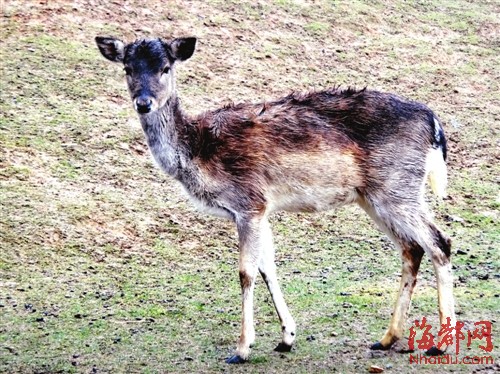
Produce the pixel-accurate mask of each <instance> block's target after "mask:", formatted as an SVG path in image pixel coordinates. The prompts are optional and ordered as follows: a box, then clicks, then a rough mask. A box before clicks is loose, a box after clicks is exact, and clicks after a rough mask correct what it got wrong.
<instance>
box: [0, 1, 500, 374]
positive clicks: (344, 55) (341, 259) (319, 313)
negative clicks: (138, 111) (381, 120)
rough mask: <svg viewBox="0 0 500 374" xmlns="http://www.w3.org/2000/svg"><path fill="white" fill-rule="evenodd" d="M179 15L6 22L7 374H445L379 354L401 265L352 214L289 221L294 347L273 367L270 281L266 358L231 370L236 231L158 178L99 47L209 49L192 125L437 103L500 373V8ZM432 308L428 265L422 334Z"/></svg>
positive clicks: (471, 268)
mask: <svg viewBox="0 0 500 374" xmlns="http://www.w3.org/2000/svg"><path fill="white" fill-rule="evenodd" d="M174 3H175V4H174ZM174 3H172V5H171V6H170V5H169V7H167V8H165V5H164V3H162V2H160V1H150V2H148V4H147V7H144V4H143V3H142V2H138V1H130V2H127V3H126V5H120V4H119V3H118V2H113V3H112V4H109V2H104V1H96V2H94V3H93V6H92V7H90V6H89V5H86V4H85V3H84V2H78V1H76V2H71V3H70V2H41V3H38V2H33V3H30V4H27V3H25V2H19V1H9V2H8V3H6V4H5V5H4V9H3V10H4V17H3V24H2V30H1V31H0V33H1V34H0V36H1V38H0V39H1V40H2V42H1V44H0V46H1V47H0V61H1V65H0V69H1V72H0V73H1V74H0V144H1V147H0V183H1V193H0V204H1V214H0V246H1V248H0V372H9V373H10V372H12V373H14V372H15V373H18V372H23V373H24V372H26V373H42V372H47V373H49V372H50V373H55V372H110V373H116V372H141V373H155V372H175V373H181V372H185V373H193V372H225V371H228V370H231V372H244V371H252V372H276V373H282V372H296V373H310V372H332V371H338V372H366V371H367V368H369V367H370V366H371V365H379V366H382V367H384V368H385V370H386V371H387V372H414V371H418V370H425V371H428V372H435V371H436V366H432V365H427V366H426V365H424V366H416V365H410V364H409V357H408V354H401V353H397V352H396V351H394V350H392V351H389V352H384V353H380V354H374V353H372V352H370V351H369V350H368V349H367V347H368V345H369V344H370V343H372V342H374V341H376V340H377V339H379V338H380V337H381V335H382V333H383V331H384V330H385V328H386V327H387V323H388V319H389V316H390V313H391V311H392V304H393V302H394V298H395V294H396V290H397V287H398V283H399V272H400V261H399V259H398V257H397V255H396V253H395V251H394V249H393V247H392V244H390V242H389V241H388V240H387V239H386V238H385V237H384V236H383V235H382V234H380V233H379V232H378V231H376V230H375V229H374V228H373V225H372V224H371V223H370V222H369V220H368V218H366V217H365V216H364V215H363V214H362V213H361V212H360V211H359V210H358V209H356V208H354V207H348V208H345V209H340V210H338V211H334V212H325V213H322V214H317V215H305V214H283V213H279V214H276V215H274V216H273V217H272V225H273V229H274V234H275V242H276V245H277V264H278V273H279V277H280V279H281V281H282V287H283V290H284V293H285V298H286V300H287V302H288V304H289V306H290V309H291V311H292V314H293V315H294V317H295V319H296V321H297V324H298V328H299V330H298V338H297V344H296V347H295V349H294V351H293V352H292V353H290V354H287V355H280V354H277V353H275V352H273V351H272V348H273V347H274V346H275V345H276V344H277V343H278V341H279V335H280V331H279V330H280V328H279V324H278V321H277V317H276V315H275V312H274V307H273V305H272V302H271V299H270V297H269V295H268V293H267V290H266V289H265V287H264V286H263V285H262V282H260V281H259V282H258V286H257V288H256V303H255V312H256V317H255V318H256V332H257V342H256V345H255V347H254V349H253V353H252V358H251V362H250V364H249V365H244V366H242V367H231V368H228V367H227V366H226V364H224V358H225V357H227V356H228V355H230V354H231V352H232V350H233V349H234V344H235V342H236V339H237V337H238V333H239V321H240V305H239V304H240V302H239V285H238V276H237V258H238V253H237V240H236V232H235V229H234V227H233V226H232V225H231V224H230V223H228V222H225V221H220V220H217V219H214V218H210V217H206V216H204V215H202V214H200V213H197V212H195V211H194V209H193V208H192V207H191V206H190V205H189V203H188V202H187V201H186V198H185V197H184V196H183V195H182V194H181V193H180V188H179V186H178V185H177V184H175V183H174V182H173V181H172V180H170V179H169V178H168V177H166V176H164V175H162V174H161V173H160V172H159V171H158V170H157V169H156V168H155V167H154V166H153V163H152V162H151V160H150V158H149V155H148V151H147V149H146V147H145V144H144V141H143V136H142V133H141V129H140V125H139V124H138V120H137V118H136V115H135V114H134V113H133V111H132V109H131V105H130V102H129V101H130V100H129V98H128V96H127V92H126V88H125V83H124V79H123V77H122V75H123V74H122V72H121V69H120V68H119V67H118V66H114V65H112V64H109V63H107V62H106V61H104V59H103V58H101V57H100V56H99V53H98V51H97V48H96V47H95V45H94V42H93V38H94V36H95V35H116V36H121V37H123V38H124V39H126V40H131V39H134V38H135V37H137V36H142V35H147V36H163V37H169V36H171V35H175V36H178V35H196V36H198V38H199V41H200V43H199V48H198V51H197V53H196V54H195V56H194V57H193V59H192V60H190V61H189V62H187V63H186V64H184V65H183V66H182V67H180V68H179V71H178V72H179V76H178V86H179V91H180V96H181V98H182V101H183V103H184V106H185V108H186V110H188V111H189V112H191V113H195V112H198V111H200V110H206V109H213V108H216V107H218V106H220V105H222V104H223V103H225V102H227V101H230V100H234V101H240V100H251V101H256V100H261V99H266V98H275V97H278V96H281V95H284V94H286V93H288V92H289V91H291V90H305V89H317V88H324V87H327V86H331V85H334V84H341V85H343V86H349V85H350V86H353V85H355V86H359V87H364V86H369V87H371V88H376V89H381V90H384V91H393V92H397V93H399V94H401V95H403V96H407V97H410V98H413V99H416V100H420V101H422V102H425V103H427V104H428V105H429V106H430V107H432V108H433V109H434V110H435V111H436V113H438V114H439V116H440V118H441V120H442V122H443V123H444V124H445V130H446V134H447V135H448V138H449V146H450V160H449V173H450V186H449V194H450V198H449V199H448V200H446V201H444V202H441V203H439V202H437V201H435V200H434V199H433V198H430V197H429V202H430V204H431V206H432V209H433V211H434V212H435V214H436V221H437V222H438V223H439V224H440V226H442V227H443V228H444V229H445V230H446V231H447V233H448V234H449V235H451V236H452V237H453V243H454V250H453V251H454V256H453V264H454V268H455V269H454V271H455V278H456V280H455V295H456V302H457V310H458V312H459V319H460V320H463V321H465V322H467V323H468V324H471V323H473V322H476V321H479V320H489V321H494V325H493V326H494V327H493V328H494V330H493V334H494V335H493V341H494V344H495V347H494V351H493V352H492V356H493V357H494V358H495V359H496V358H498V356H499V355H498V352H499V348H498V343H497V340H498V339H497V336H496V332H497V331H498V318H499V314H498V310H500V299H499V278H498V277H499V268H500V260H499V255H498V249H497V247H498V243H499V242H500V238H499V236H500V235H499V232H500V231H499V229H498V219H499V204H500V195H499V190H498V175H499V167H498V152H496V148H497V147H498V144H497V140H496V139H498V132H499V128H498V118H499V113H500V106H499V102H500V100H499V99H500V97H499V94H498V92H499V89H498V88H499V87H498V82H499V81H500V80H499V76H500V74H499V73H500V72H499V68H498V64H497V62H496V60H497V56H498V35H497V33H495V30H497V29H498V27H499V24H498V16H497V15H498V13H499V8H498V6H496V5H495V4H494V2H487V1H482V2H480V1H478V2H472V3H471V2H466V1H462V0H459V1H448V0H440V1H418V2H406V1H397V0H394V1H386V0H376V1H371V2H362V1H354V2H346V1H331V0H328V1H327V0H324V1H318V2H314V3H311V2H305V1H291V0H279V1H275V2H264V1H257V2H255V1H254V2H243V3H241V2H236V1H216V0H211V1H208V2H199V1H193V2H189V3H186V2H182V1H175V2H174ZM436 305H437V300H436V291H435V281H434V277H433V272H432V268H431V266H430V263H429V261H428V260H426V261H424V263H423V265H422V272H421V275H420V278H419V282H418V286H417V291H416V294H415V296H414V300H413V305H412V310H411V314H410V317H409V319H408V323H407V327H408V328H409V326H410V324H411V322H412V321H413V320H414V319H416V318H421V317H422V316H426V317H427V319H428V321H429V322H430V323H431V324H432V325H433V326H434V330H435V329H436V324H437V307H436ZM476 343H477V342H476ZM465 353H466V354H468V355H479V354H481V353H482V351H481V350H480V349H478V347H477V344H475V345H473V347H472V348H471V350H467V351H465ZM465 353H464V354H463V355H465ZM463 355H462V356H463ZM494 369H495V368H494V367H492V366H486V365H475V366H466V365H445V366H440V367H439V370H441V371H446V372H470V371H472V370H483V372H488V371H493V370H494Z"/></svg>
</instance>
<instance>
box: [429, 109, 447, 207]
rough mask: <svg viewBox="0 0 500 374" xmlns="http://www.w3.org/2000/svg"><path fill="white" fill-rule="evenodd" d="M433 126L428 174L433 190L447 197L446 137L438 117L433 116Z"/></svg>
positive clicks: (440, 195) (438, 194) (442, 196)
mask: <svg viewBox="0 0 500 374" xmlns="http://www.w3.org/2000/svg"><path fill="white" fill-rule="evenodd" d="M431 125H432V128H433V130H434V140H433V147H432V149H431V150H430V152H429V153H428V154H427V165H426V169H427V176H428V178H429V184H430V186H431V189H432V191H433V192H434V194H436V195H437V196H439V197H441V198H444V197H446V185H447V183H448V173H447V170H446V156H447V151H448V149H447V147H446V137H445V135H444V131H443V128H442V127H441V124H440V123H439V121H438V120H437V118H436V117H434V116H433V117H432V124H431Z"/></svg>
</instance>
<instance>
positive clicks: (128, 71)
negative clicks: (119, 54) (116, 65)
mask: <svg viewBox="0 0 500 374" xmlns="http://www.w3.org/2000/svg"><path fill="white" fill-rule="evenodd" d="M123 70H125V74H127V75H130V74H132V69H131V68H129V67H128V66H126V67H125V68H124V69H123Z"/></svg>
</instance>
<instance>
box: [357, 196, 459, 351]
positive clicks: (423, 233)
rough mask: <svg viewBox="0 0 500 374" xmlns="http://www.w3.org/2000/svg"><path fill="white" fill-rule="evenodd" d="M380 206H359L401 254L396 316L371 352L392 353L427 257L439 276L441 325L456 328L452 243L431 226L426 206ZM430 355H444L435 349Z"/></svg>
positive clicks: (364, 202)
mask: <svg viewBox="0 0 500 374" xmlns="http://www.w3.org/2000/svg"><path fill="white" fill-rule="evenodd" d="M384 203H385V204H384V205H378V204H377V203H376V202H374V201H373V200H368V199H362V200H360V202H359V204H360V206H361V207H362V208H363V209H364V210H365V211H366V212H367V213H368V214H369V215H370V216H371V217H372V218H373V219H374V221H375V222H376V223H377V224H378V226H379V227H380V228H381V229H382V230H383V231H384V232H385V233H386V234H387V235H388V236H389V237H390V238H391V239H392V241H393V242H394V244H395V245H396V247H397V248H398V249H399V250H400V253H401V259H402V275H401V284H400V288H399V293H398V296H397V299H396V304H395V306H394V312H393V315H392V318H391V321H390V324H389V328H388V329H387V331H386V333H385V334H384V336H383V337H382V339H380V341H378V342H377V343H375V344H373V345H372V347H371V348H372V349H389V348H390V347H391V346H392V344H394V343H395V342H396V341H397V340H398V339H400V338H401V337H402V336H403V330H404V325H405V321H406V318H407V313H408V309H409V306H410V302H411V296H412V294H413V290H414V287H415V284H416V280H417V273H418V269H419V266H420V262H421V260H422V256H423V254H424V252H425V253H427V254H428V255H429V257H430V258H431V261H432V264H433V266H434V271H435V274H436V280H437V287H438V302H439V316H440V323H441V324H443V323H446V322H447V318H450V321H451V323H452V325H453V326H454V324H455V322H456V320H455V312H454V301H453V279H452V275H451V263H450V240H449V239H448V238H447V237H446V236H445V235H444V234H443V233H442V232H441V231H440V230H439V229H438V228H437V227H436V226H435V225H434V223H432V221H431V220H430V219H429V217H428V213H427V211H426V210H425V208H424V207H423V204H419V203H416V202H414V204H408V205H404V206H403V205H401V204H399V205H396V204H393V205H391V204H388V203H387V201H384ZM428 353H430V354H439V353H441V351H439V350H437V349H432V350H431V351H430V352H428Z"/></svg>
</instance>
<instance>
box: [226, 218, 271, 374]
mask: <svg viewBox="0 0 500 374" xmlns="http://www.w3.org/2000/svg"><path fill="white" fill-rule="evenodd" d="M260 221H261V218H252V219H248V220H244V221H242V222H237V225H238V236H239V247H240V258H239V273H240V285H241V296H242V318H241V335H240V339H239V341H238V345H237V347H236V352H235V354H234V356H232V357H229V358H228V359H227V360H226V362H227V363H229V364H241V363H243V362H245V361H247V360H248V356H249V355H250V346H251V345H252V344H253V343H254V341H255V328H254V324H253V291H254V287H255V278H256V276H257V272H258V265H259V261H260V257H261V253H262V245H261V240H260V238H261V235H260Z"/></svg>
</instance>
